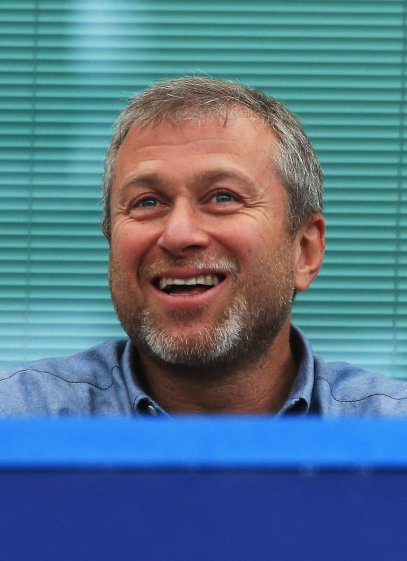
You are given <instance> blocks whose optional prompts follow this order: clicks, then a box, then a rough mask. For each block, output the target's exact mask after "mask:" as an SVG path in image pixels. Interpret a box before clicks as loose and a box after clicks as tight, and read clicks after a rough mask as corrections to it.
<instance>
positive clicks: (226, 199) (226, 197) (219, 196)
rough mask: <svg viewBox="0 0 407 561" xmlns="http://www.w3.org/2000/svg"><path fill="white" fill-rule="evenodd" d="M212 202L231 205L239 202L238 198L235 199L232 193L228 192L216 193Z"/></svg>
mask: <svg viewBox="0 0 407 561" xmlns="http://www.w3.org/2000/svg"><path fill="white" fill-rule="evenodd" d="M212 200H213V201H214V202H216V203H221V204H222V203H223V204H224V203H230V202H236V201H237V197H235V196H234V195H233V194H232V193H229V192H228V191H219V192H218V193H215V194H214V195H213V198H212Z"/></svg>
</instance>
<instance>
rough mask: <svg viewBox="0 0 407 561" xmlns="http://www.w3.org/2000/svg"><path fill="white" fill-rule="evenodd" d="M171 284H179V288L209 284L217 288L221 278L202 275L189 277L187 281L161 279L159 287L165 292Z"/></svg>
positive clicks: (169, 278) (170, 278) (168, 278)
mask: <svg viewBox="0 0 407 561" xmlns="http://www.w3.org/2000/svg"><path fill="white" fill-rule="evenodd" d="M170 284H177V285H179V286H183V285H187V286H190V285H193V284H207V285H211V286H216V285H217V284H219V278H218V276H217V275H200V276H199V277H189V278H187V279H177V278H172V277H163V278H160V281H159V287H160V290H164V288H165V287H166V286H169V285H170Z"/></svg>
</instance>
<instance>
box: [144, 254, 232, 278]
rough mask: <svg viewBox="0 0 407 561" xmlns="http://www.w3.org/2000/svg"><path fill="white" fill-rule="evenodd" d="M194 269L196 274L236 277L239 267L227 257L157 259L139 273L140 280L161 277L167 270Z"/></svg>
mask: <svg viewBox="0 0 407 561" xmlns="http://www.w3.org/2000/svg"><path fill="white" fill-rule="evenodd" d="M177 268H179V269H181V268H185V269H194V270H196V271H197V272H199V271H204V270H208V269H209V270H212V271H214V272H217V271H219V273H228V274H231V275H237V274H238V273H239V270H240V267H239V264H238V262H237V261H235V260H234V259H230V258H228V257H222V258H216V257H205V258H199V257H195V258H193V259H185V258H183V259H157V261H154V263H149V264H144V265H142V266H141V268H140V271H139V277H140V280H146V279H151V278H154V277H159V276H162V274H163V273H165V272H166V271H168V270H169V269H177Z"/></svg>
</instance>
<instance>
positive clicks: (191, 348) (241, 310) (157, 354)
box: [122, 299, 291, 370]
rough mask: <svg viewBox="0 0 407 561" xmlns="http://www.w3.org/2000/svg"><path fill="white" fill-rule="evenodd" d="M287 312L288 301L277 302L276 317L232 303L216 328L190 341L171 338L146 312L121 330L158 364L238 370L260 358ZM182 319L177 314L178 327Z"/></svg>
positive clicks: (266, 310) (242, 300) (245, 303)
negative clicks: (234, 367)
mask: <svg viewBox="0 0 407 561" xmlns="http://www.w3.org/2000/svg"><path fill="white" fill-rule="evenodd" d="M290 309H291V299H289V300H288V301H285V302H282V301H281V302H280V306H279V307H278V312H277V313H276V310H273V311H270V310H268V309H265V308H261V309H257V310H255V311H251V312H250V310H249V306H248V305H247V302H246V301H245V300H244V299H236V300H235V302H234V303H233V304H232V306H230V308H229V309H228V310H227V312H226V313H225V317H224V318H223V319H222V320H221V321H220V322H219V323H218V325H216V326H215V327H212V328H207V327H204V328H202V330H201V332H200V333H199V334H198V335H195V336H194V337H190V336H182V335H173V334H171V332H169V331H167V330H165V329H162V328H160V327H159V326H158V325H157V324H156V322H155V320H154V317H153V315H152V314H151V313H150V312H149V310H143V311H141V313H140V314H139V315H138V317H137V320H136V321H131V324H132V325H129V322H127V325H124V327H125V329H126V331H127V333H128V334H129V336H130V338H131V339H132V341H133V343H134V344H135V345H136V347H138V349H139V350H142V351H144V352H145V353H146V354H147V355H148V356H150V358H151V359H152V360H155V361H158V362H160V363H164V364H167V365H172V366H178V367H179V368H182V367H189V368H195V369H199V370H203V369H205V370H206V369H208V368H213V369H215V368H220V367H233V366H236V365H238V367H239V368H242V367H243V366H245V365H247V364H248V363H256V362H257V361H258V360H260V359H261V358H262V356H263V355H264V353H265V352H266V351H267V349H268V348H269V347H270V346H271V344H272V342H273V341H274V339H275V337H276V335H277V334H278V333H279V331H280V330H281V328H282V326H283V325H284V323H285V321H286V320H287V318H288V317H289V315H290ZM182 316H183V314H182V313H180V314H179V318H178V319H179V321H180V323H182V319H183V318H182ZM134 319H135V318H134ZM122 320H123V318H122Z"/></svg>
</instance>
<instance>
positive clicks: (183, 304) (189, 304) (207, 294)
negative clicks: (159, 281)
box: [150, 279, 227, 309]
mask: <svg viewBox="0 0 407 561" xmlns="http://www.w3.org/2000/svg"><path fill="white" fill-rule="evenodd" d="M226 283H227V279H224V280H223V281H222V282H220V283H219V284H217V285H216V286H214V287H212V288H210V289H208V290H205V291H203V292H200V293H196V294H167V293H166V292H163V291H162V290H159V289H158V288H156V287H155V286H154V285H150V286H151V287H152V289H153V291H154V295H155V296H156V297H157V298H158V299H159V301H160V302H162V304H163V305H164V306H166V307H167V308H173V309H175V308H177V309H179V308H195V307H198V306H204V305H206V304H209V303H210V302H211V300H212V299H213V298H217V297H218V296H219V293H220V291H221V290H222V288H223V287H224V286H225V284H226Z"/></svg>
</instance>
